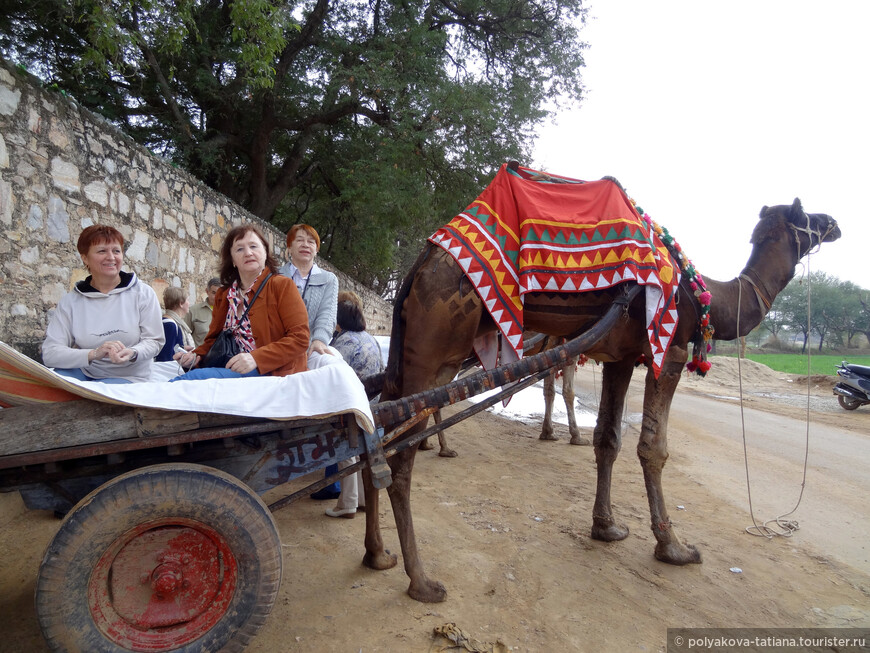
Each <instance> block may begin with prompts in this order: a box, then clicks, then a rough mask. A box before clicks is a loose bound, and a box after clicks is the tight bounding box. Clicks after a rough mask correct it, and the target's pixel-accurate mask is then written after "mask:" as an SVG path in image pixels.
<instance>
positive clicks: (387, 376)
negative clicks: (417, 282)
mask: <svg viewBox="0 0 870 653" xmlns="http://www.w3.org/2000/svg"><path fill="white" fill-rule="evenodd" d="M433 247H434V245H433V244H432V243H428V242H427V243H426V247H424V248H423V251H422V252H420V255H419V256H418V257H417V260H416V261H414V265H412V266H411V269H410V270H409V271H408V274H406V275H405V279H404V281H402V287H401V288H399V292H398V294H397V295H396V301H395V302H394V303H393V330H392V333H391V334H390V355H389V358H388V359H387V369H386V371H385V372H384V382H383V392H384V393H385V394H387V395H388V396H391V397H401V396H402V390H401V388H402V356H403V349H404V346H403V345H404V342H405V321H404V319H403V318H402V308H403V307H404V305H405V300H406V299H407V298H408V295H409V294H410V292H411V285H412V284H413V282H414V275H416V274H417V270H419V269H420V267H421V266H422V265H423V263H425V262H426V259H427V258H429V255H430V253H431V252H432V248H433Z"/></svg>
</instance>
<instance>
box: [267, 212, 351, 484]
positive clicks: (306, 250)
mask: <svg viewBox="0 0 870 653" xmlns="http://www.w3.org/2000/svg"><path fill="white" fill-rule="evenodd" d="M287 248H288V249H289V250H290V260H289V261H288V262H287V263H285V264H284V265H282V266H281V268H280V269H279V270H278V272H279V273H280V274H283V275H284V276H287V277H290V278H291V279H293V282H294V283H295V284H296V287H297V288H298V289H299V294H300V295H302V301H304V302H305V308H306V310H307V311H308V328H309V330H310V331H311V344H310V347H309V351H314V352H317V353H318V354H329V350H328V349H327V343H328V342H329V341H330V340H331V339H332V332H333V331H334V330H335V311H336V305H337V302H338V279H337V278H336V276H335V275H334V274H333V273H332V272H328V271H327V270H324V269H322V268H321V267H320V266H318V265H317V263H316V262H315V258H316V257H317V253H318V252H319V251H320V235H319V234H318V233H317V230H316V229H315V228H314V227H312V226H311V225H307V224H296V225H293V226H292V227H290V231H288V232H287ZM330 355H331V354H330ZM336 471H338V467H337V466H336V465H329V466H328V467H327V468H326V470H325V474H326V475H327V476H330V475H331V474H334V473H335V472H336ZM340 488H341V485H340V484H339V483H338V482H337V481H336V482H335V483H331V484H330V485H327V486H326V487H325V488H323V489H321V490H318V491H317V492H314V493H313V494H312V495H311V498H312V499H315V500H318V501H323V500H326V499H335V498H336V497H337V496H338V494H339V492H340Z"/></svg>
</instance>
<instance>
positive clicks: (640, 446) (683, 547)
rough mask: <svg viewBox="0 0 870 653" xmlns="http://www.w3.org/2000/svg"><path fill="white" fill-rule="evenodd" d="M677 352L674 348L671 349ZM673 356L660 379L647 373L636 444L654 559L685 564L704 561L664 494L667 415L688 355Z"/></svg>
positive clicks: (666, 455) (666, 456)
mask: <svg viewBox="0 0 870 653" xmlns="http://www.w3.org/2000/svg"><path fill="white" fill-rule="evenodd" d="M674 349H675V347H674V346H672V347H671V350H674ZM672 354H674V358H678V356H677V354H678V352H674V351H669V352H668V354H667V357H666V359H665V363H664V365H662V371H661V374H659V378H658V379H656V378H655V375H654V374H653V371H652V369H650V370H648V371H647V375H646V390H645V392H644V401H643V423H642V425H641V429H640V439H639V440H638V443H637V455H638V458H640V465H641V467H642V468H643V479H644V483H645V484H646V494H647V499H648V500H649V510H650V518H651V521H652V531H653V534H654V535H655V537H656V549H655V556H656V558H657V559H658V560H661V561H662V562H669V563H671V564H674V565H685V564H688V563H692V562H701V554H700V553H699V552H698V549H696V548H695V547H694V546H692V545H690V544H688V545H687V544H683V543H682V542H680V539H679V538H678V537H677V534H676V533H675V532H674V529H673V526H672V525H671V520H670V517H668V511H667V508H666V507H665V499H664V492H663V491H662V470H663V469H664V466H665V462H666V461H667V459H668V436H667V433H668V415H669V413H670V409H671V401H672V400H673V397H674V391H675V390H676V389H677V384H678V383H679V382H680V374H681V373H682V370H683V364H684V363H685V362H686V358H685V356H683V357H682V360H673V359H672V358H671V356H672ZM668 359H671V360H668Z"/></svg>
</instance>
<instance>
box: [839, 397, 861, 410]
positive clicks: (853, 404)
mask: <svg viewBox="0 0 870 653" xmlns="http://www.w3.org/2000/svg"><path fill="white" fill-rule="evenodd" d="M837 401H839V402H840V408H842V409H844V410H855V409H856V408H858V406H860V405H861V402H860V401H858V400H857V399H852V397H844V396H843V395H837Z"/></svg>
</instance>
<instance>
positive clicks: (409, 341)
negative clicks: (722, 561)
mask: <svg viewBox="0 0 870 653" xmlns="http://www.w3.org/2000/svg"><path fill="white" fill-rule="evenodd" d="M839 237H840V229H839V227H838V226H837V223H836V222H835V221H834V220H833V219H832V218H831V217H830V216H828V215H825V214H820V213H811V214H807V213H805V212H804V210H803V208H802V206H801V202H800V200H798V199H795V201H794V203H793V204H791V205H781V206H772V207H767V206H765V207H763V208H762V210H761V212H760V217H759V221H758V223H757V224H756V226H755V229H754V231H753V233H752V236H751V239H750V242H751V243H752V251H751V254H750V257H749V260H748V262H747V263H746V266H745V267H744V268H743V271H742V272H741V273H740V275H739V276H738V277H736V278H734V279H732V280H731V281H725V282H721V281H714V280H711V279H708V280H706V283H707V288H708V289H709V291H710V292H711V293H712V297H713V301H712V305H711V306H710V308H709V318H710V322H711V323H712V324H713V325H714V326H715V335H714V338H716V339H721V340H734V339H736V338H738V337H740V336H743V335H746V334H747V333H749V332H750V331H751V330H752V329H753V328H754V327H755V326H757V325H758V324H759V323H760V322H761V320H762V319H763V318H764V316H765V314H766V313H767V311H768V310H769V308H770V304H771V302H773V300H774V298H775V297H776V296H777V294H778V293H779V292H780V291H782V289H783V288H785V286H786V284H787V283H788V282H789V280H790V279H791V278H792V277H793V276H794V273H795V266H796V265H797V263H798V262H799V260H800V259H801V258H803V257H804V256H805V255H806V254H807V253H808V252H809V251H810V250H811V249H813V248H815V247H818V246H819V245H820V244H821V243H822V242H831V241H834V240H836V239H837V238H839ZM463 275H464V273H463V270H462V268H461V267H460V266H459V265H458V264H457V263H456V262H455V260H454V259H453V258H452V257H451V256H450V255H449V254H448V253H446V252H445V251H444V250H443V249H441V248H439V247H437V246H435V245H432V244H431V243H430V244H428V245H427V246H426V247H425V249H424V251H423V252H422V253H421V255H420V256H419V258H418V259H417V261H416V263H415V264H414V266H413V267H412V269H411V271H410V272H409V273H408V275H407V276H406V278H405V281H404V283H403V285H402V288H401V289H400V291H399V295H398V297H397V300H396V304H395V312H394V322H393V331H392V336H391V344H390V355H389V362H388V366H387V371H386V378H385V383H384V392H383V394H382V396H381V399H382V400H383V401H385V400H391V399H397V398H399V397H403V396H407V395H410V394H412V393H415V392H419V391H422V390H426V389H429V388H433V387H436V386H439V385H442V384H445V383H447V382H449V381H450V380H451V379H452V378H453V377H454V375H455V374H456V372H457V370H458V369H459V367H460V365H461V364H462V362H463V361H464V360H465V359H466V358H468V357H469V355H470V354H471V351H472V343H473V341H474V339H475V337H477V336H480V335H483V334H486V333H489V332H493V331H494V330H495V329H496V325H495V323H494V322H493V320H492V319H491V318H490V316H489V313H488V312H487V310H486V308H485V306H484V304H483V302H482V301H481V299H480V298H479V297H478V295H477V293H476V292H475V291H474V289H472V287H471V285H470V284H469V283H468V282H467V280H465V281H464V280H463ZM463 281H464V282H463ZM689 283H690V282H689V281H687V278H686V275H683V278H682V280H681V282H680V285H679V290H678V301H677V310H678V314H679V321H678V324H677V327H676V329H675V330H674V332H673V338H672V340H671V341H670V346H669V347H668V349H667V352H666V353H665V355H664V357H663V359H661V364H660V373H659V374H658V376H656V375H655V374H654V373H653V370H652V368H650V367H649V365H647V367H648V369H647V371H646V383H645V390H644V397H643V419H642V424H641V430H640V436H639V441H638V445H637V455H638V458H639V460H640V465H641V469H642V472H643V477H644V483H645V486H646V492H647V497H648V500H649V508H650V518H651V519H650V523H651V529H652V531H653V533H654V535H655V550H654V556H655V558H656V559H657V560H660V561H662V562H666V563H670V564H674V565H685V564H689V563H700V562H701V555H700V552H699V551H698V549H697V548H696V547H695V546H693V545H691V544H685V543H683V542H682V541H681V540H680V538H679V537H678V535H677V533H676V532H675V529H674V527H673V525H672V524H671V520H670V518H669V516H668V510H667V507H666V502H665V498H664V492H663V488H662V471H663V469H664V466H665V462H666V461H667V458H668V449H667V427H668V413H669V409H670V404H671V401H672V399H673V396H674V391H675V389H676V387H677V384H678V383H679V381H680V378H681V374H682V372H683V370H684V368H685V367H686V362H687V360H688V358H689V344H690V343H692V342H693V340H694V339H695V338H696V336H697V333H698V328H699V326H698V319H699V315H700V314H701V312H700V310H701V307H700V306H699V303H698V300H697V299H696V297H695V295H694V293H693V291H692V290H691V289H690V288H689ZM632 285H633V283H632V282H628V283H622V284H618V285H616V286H612V287H610V288H607V289H602V290H593V291H588V292H572V293H549V292H528V293H526V294H525V295H524V311H525V313H524V326H525V328H527V329H532V330H535V331H539V332H541V333H546V334H549V335H554V336H561V337H569V336H572V335H574V334H577V333H581V332H583V331H585V330H586V329H588V328H589V327H590V326H591V325H592V324H593V323H594V322H595V321H596V320H597V319H598V318H599V317H600V316H601V315H602V314H603V313H604V311H605V310H606V309H607V308H608V307H609V306H610V305H611V303H612V302H613V301H614V300H616V299H617V298H619V297H620V296H624V295H625V291H626V288H628V287H630V286H632ZM645 322H646V320H645V309H644V300H643V294H642V293H641V294H640V295H639V296H637V297H635V298H634V299H633V300H632V301H631V303H630V305H629V306H628V307H627V308H626V309H625V310H624V312H623V314H622V315H621V317H620V318H619V322H618V323H617V325H616V327H614V328H613V329H612V330H610V331H609V332H608V333H607V334H606V335H605V336H604V337H603V338H602V339H601V340H599V341H598V342H597V343H596V344H594V345H593V346H592V348H591V349H590V350H588V351H586V355H587V356H588V357H589V358H592V359H594V360H596V361H599V362H601V363H603V373H602V392H601V399H600V404H599V411H598V419H597V424H596V426H595V429H594V431H593V445H594V451H595V461H596V467H597V486H596V494H595V500H594V505H593V509H592V528H591V537H592V538H593V539H595V540H599V541H604V542H616V541H620V540H623V539H625V538H626V537H627V536H628V535H629V529H628V527H627V526H625V525H623V524H621V523H619V522H618V520H617V517H616V516H615V515H614V514H613V508H612V505H611V494H610V492H611V475H612V469H613V464H614V461H615V460H616V458H617V455H618V454H619V451H620V448H621V444H622V442H621V437H622V434H621V416H622V412H623V406H624V404H625V398H626V393H627V391H628V387H629V381H630V380H631V376H632V373H633V371H634V369H635V364H636V362H637V361H638V360H639V359H640V357H641V356H644V359H645V360H646V361H649V360H651V358H650V354H651V346H650V342H649V339H648V337H647V332H646V325H645ZM738 324H739V329H738ZM448 336H449V337H448ZM713 373H715V370H714V372H713ZM424 427H425V422H424V423H423V424H420V425H418V427H417V428H418V429H422V428H424ZM415 449H416V447H410V448H407V449H405V450H404V451H401V452H400V453H398V454H396V455H394V456H392V457H390V458H389V459H388V461H389V465H390V468H391V472H392V479H393V480H392V485H391V486H390V487H389V489H388V493H389V498H390V503H391V505H392V510H393V514H394V516H395V520H396V527H397V532H398V536H399V541H400V544H401V550H402V556H403V558H404V565H405V571H406V573H407V575H408V577H409V579H410V584H409V587H408V594H409V595H410V596H411V597H412V598H414V599H416V600H418V601H422V602H438V601H443V600H444V599H445V597H446V590H445V588H444V586H443V585H442V584H441V583H440V582H438V581H435V580H431V579H430V578H428V577H427V575H426V573H425V571H424V569H423V563H422V560H421V557H420V553H419V551H418V548H417V543H416V538H415V534H414V526H413V522H412V518H411V504H410V488H411V474H412V471H413V466H414V456H415V454H416V451H415ZM365 486H366V536H365V548H366V552H365V555H364V558H363V564H364V565H366V566H368V567H370V568H372V569H387V568H391V567H393V566H395V565H396V563H397V558H396V556H395V555H393V554H390V553H389V552H388V551H386V550H385V549H384V544H383V540H382V538H381V532H380V524H379V521H378V511H379V505H378V503H379V497H378V492H377V490H375V488H374V486H373V485H372V483H371V479H370V478H367V479H366V481H365Z"/></svg>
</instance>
